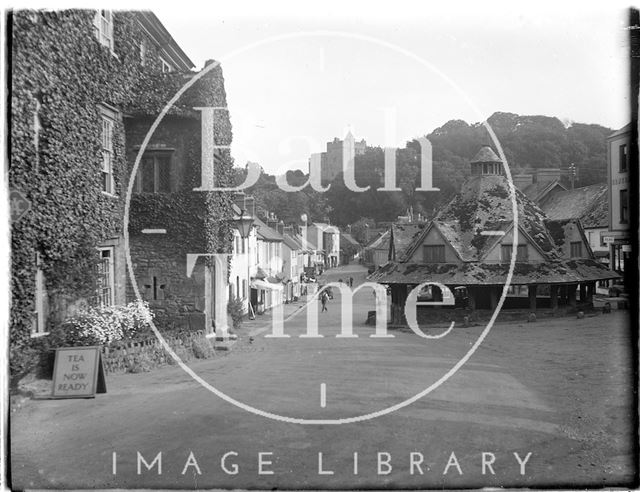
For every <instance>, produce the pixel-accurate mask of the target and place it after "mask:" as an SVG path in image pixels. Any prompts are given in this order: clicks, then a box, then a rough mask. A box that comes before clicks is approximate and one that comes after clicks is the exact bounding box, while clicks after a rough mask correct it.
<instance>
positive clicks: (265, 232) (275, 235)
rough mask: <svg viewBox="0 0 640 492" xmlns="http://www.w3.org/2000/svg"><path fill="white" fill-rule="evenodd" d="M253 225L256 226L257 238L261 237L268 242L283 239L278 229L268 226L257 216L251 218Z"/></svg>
mask: <svg viewBox="0 0 640 492" xmlns="http://www.w3.org/2000/svg"><path fill="white" fill-rule="evenodd" d="M253 225H255V226H256V232H257V234H258V238H260V239H262V240H263V241H270V242H276V241H277V242H282V241H284V238H283V237H282V234H280V233H279V232H278V231H274V230H273V229H272V228H271V227H269V226H268V225H267V224H265V223H264V222H262V221H261V220H260V219H259V218H258V217H256V218H255V219H254V220H253Z"/></svg>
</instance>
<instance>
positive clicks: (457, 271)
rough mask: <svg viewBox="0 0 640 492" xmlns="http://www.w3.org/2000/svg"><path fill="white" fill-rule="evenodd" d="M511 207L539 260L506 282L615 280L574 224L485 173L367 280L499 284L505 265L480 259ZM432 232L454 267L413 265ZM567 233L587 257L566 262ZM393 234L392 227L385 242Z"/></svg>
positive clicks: (506, 228)
mask: <svg viewBox="0 0 640 492" xmlns="http://www.w3.org/2000/svg"><path fill="white" fill-rule="evenodd" d="M489 151H490V149H487V150H486V151H485V150H484V149H483V150H481V152H480V153H479V156H477V158H479V159H493V157H492V156H495V153H493V151H491V152H489ZM512 190H513V193H512ZM514 202H515V207H514ZM514 208H515V210H516V211H517V225H518V232H519V233H520V234H521V235H522V237H523V238H524V239H526V241H527V242H528V243H529V244H530V245H531V247H533V248H535V249H536V250H537V251H538V252H539V254H540V258H541V259H542V261H540V260H538V261H530V262H517V263H516V267H515V270H514V277H513V279H512V283H514V284H531V283H535V284H537V283H573V282H581V281H593V280H605V279H611V278H619V275H618V274H616V273H615V272H612V271H610V270H608V269H607V268H606V267H604V266H603V265H602V264H601V263H598V262H597V261H595V260H594V259H593V258H592V256H593V255H592V253H591V250H590V248H589V244H588V241H586V238H585V236H584V231H583V229H582V227H581V225H580V223H579V221H578V220H577V219H566V220H551V219H549V218H548V217H547V216H546V215H545V213H544V212H543V211H542V210H541V209H540V208H539V207H538V206H537V205H536V204H535V203H534V202H533V201H531V200H530V199H529V198H527V196H526V195H525V194H524V193H522V192H521V191H520V190H518V189H516V188H514V187H513V186H510V185H509V183H508V181H507V178H506V177H504V176H502V175H500V174H490V175H480V176H472V177H471V178H470V179H469V180H467V181H466V182H465V183H464V184H463V185H462V188H461V191H460V193H458V194H457V195H456V196H455V197H454V198H453V199H452V200H451V201H450V202H449V203H448V204H447V205H445V206H444V207H443V208H442V209H441V210H440V211H439V213H438V214H437V215H436V217H435V219H434V220H433V221H431V223H430V224H429V225H428V226H427V227H425V228H424V229H422V230H421V231H420V232H419V233H418V234H417V235H415V236H414V237H413V240H412V241H411V244H410V245H409V246H408V247H407V248H406V250H405V254H404V255H397V254H396V258H395V261H389V262H388V263H387V264H385V265H383V266H382V267H380V268H379V269H378V270H376V271H375V272H374V273H373V274H371V275H370V276H369V279H371V280H374V281H378V282H380V283H402V284H418V283H421V282H423V281H425V280H427V279H428V280H431V281H440V282H441V283H445V284H450V285H456V284H458V285H470V284H504V283H505V282H506V280H507V276H508V271H509V263H508V262H506V263H501V262H499V261H496V260H485V257H486V256H487V254H488V253H489V252H490V251H491V250H492V249H493V248H495V247H496V245H497V244H498V243H501V242H502V237H503V236H504V235H506V234H507V233H508V232H510V231H512V230H513V229H514V226H515V225H516V220H515V215H514ZM574 226H575V227H574ZM434 229H435V230H436V231H437V232H438V233H439V234H440V236H441V237H442V239H443V241H444V243H445V244H449V245H450V246H451V247H452V248H453V250H454V252H455V254H456V256H457V258H458V259H459V262H458V263H415V258H416V256H415V253H416V250H417V249H418V248H419V247H420V246H421V245H422V244H423V243H424V241H425V239H426V237H427V235H428V234H429V233H430V232H431V231H432V230H434ZM570 229H572V230H573V232H572V233H571V234H574V236H572V237H576V236H575V235H576V234H577V235H578V236H579V237H580V238H581V239H582V244H584V247H585V248H586V251H587V256H588V257H587V258H579V259H571V260H569V259H568V252H567V248H568V244H567V243H568V242H569V241H568V236H567V234H569V232H568V231H569V230H570ZM394 231H395V230H394V228H393V227H392V229H391V231H390V233H389V241H391V240H392V235H393V232H394ZM483 232H488V233H489V235H486V234H483ZM491 233H493V234H491Z"/></svg>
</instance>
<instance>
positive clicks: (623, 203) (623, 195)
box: [620, 190, 629, 224]
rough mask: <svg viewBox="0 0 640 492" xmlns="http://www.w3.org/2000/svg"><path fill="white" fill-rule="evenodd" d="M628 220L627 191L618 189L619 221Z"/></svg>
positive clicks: (624, 222) (624, 221)
mask: <svg viewBox="0 0 640 492" xmlns="http://www.w3.org/2000/svg"><path fill="white" fill-rule="evenodd" d="M627 222H629V192H628V191H627V190H620V223H621V224H626V223H627Z"/></svg>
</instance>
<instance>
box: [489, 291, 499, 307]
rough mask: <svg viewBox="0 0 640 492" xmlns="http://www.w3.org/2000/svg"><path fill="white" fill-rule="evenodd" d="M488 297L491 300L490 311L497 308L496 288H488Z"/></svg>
mask: <svg viewBox="0 0 640 492" xmlns="http://www.w3.org/2000/svg"><path fill="white" fill-rule="evenodd" d="M489 297H490V300H491V309H495V308H497V307H498V287H496V286H494V285H490V286H489Z"/></svg>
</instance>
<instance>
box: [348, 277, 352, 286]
mask: <svg viewBox="0 0 640 492" xmlns="http://www.w3.org/2000/svg"><path fill="white" fill-rule="evenodd" d="M349 287H353V277H349Z"/></svg>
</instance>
